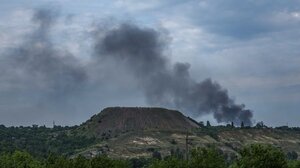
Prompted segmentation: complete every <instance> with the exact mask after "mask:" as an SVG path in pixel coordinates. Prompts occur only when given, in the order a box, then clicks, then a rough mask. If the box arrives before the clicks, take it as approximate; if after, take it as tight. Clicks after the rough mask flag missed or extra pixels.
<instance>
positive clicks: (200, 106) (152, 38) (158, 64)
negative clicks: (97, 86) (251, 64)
mask: <svg viewBox="0 0 300 168" xmlns="http://www.w3.org/2000/svg"><path fill="white" fill-rule="evenodd" d="M167 43H168V41H167V40H166V39H165V38H164V36H163V35H162V34H161V33H160V32H158V31H156V30H154V29H148V28H140V27H138V26H135V25H132V24H122V25H120V26H119V27H117V28H114V29H111V30H108V31H107V32H106V33H105V35H104V37H101V38H99V39H97V42H96V45H95V50H96V54H97V56H99V57H100V58H101V59H104V60H105V59H108V60H114V61H117V62H118V63H120V64H122V65H123V64H124V65H126V66H127V67H128V69H129V70H130V71H131V72H132V73H133V74H134V75H135V76H136V78H137V81H138V82H139V84H140V86H141V87H142V89H143V90H144V92H145V95H146V98H147V100H148V102H149V103H150V104H152V105H158V106H161V105H163V106H171V107H175V108H179V109H181V110H183V111H185V112H187V113H188V114H190V115H192V116H194V117H197V116H200V115H203V114H209V113H212V114H213V116H214V117H215V118H216V120H217V121H218V122H231V121H232V122H234V123H241V122H244V123H245V124H247V125H251V124H252V121H251V119H252V112H251V111H250V110H246V109H244V108H245V106H244V105H237V104H235V102H234V100H232V99H231V98H230V97H229V96H228V93H227V90H226V89H223V88H222V87H221V86H220V85H219V84H218V83H216V82H213V81H212V80H211V79H206V80H204V81H202V82H196V81H195V80H194V79H192V78H191V77H190V75H189V68H190V65H189V64H187V63H176V64H175V65H171V64H170V62H169V61H168V60H167V57H166V56H165V55H164V53H165V52H164V51H165V49H166V47H167Z"/></svg>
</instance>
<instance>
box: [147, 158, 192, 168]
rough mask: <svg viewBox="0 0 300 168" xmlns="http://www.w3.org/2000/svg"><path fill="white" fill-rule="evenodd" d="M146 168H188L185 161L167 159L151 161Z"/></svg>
mask: <svg viewBox="0 0 300 168" xmlns="http://www.w3.org/2000/svg"><path fill="white" fill-rule="evenodd" d="M148 168H188V164H187V162H186V161H185V160H182V159H178V158H175V157H168V158H166V159H165V160H158V159H153V161H152V162H151V163H150V165H149V166H148Z"/></svg>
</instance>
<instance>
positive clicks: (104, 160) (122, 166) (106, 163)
mask: <svg viewBox="0 0 300 168" xmlns="http://www.w3.org/2000/svg"><path fill="white" fill-rule="evenodd" d="M108 167H109V168H130V167H131V165H130V163H129V162H128V161H126V160H117V159H115V160H113V159H110V158H108V157H107V156H103V155H102V156H97V157H95V158H93V159H92V160H91V168H108Z"/></svg>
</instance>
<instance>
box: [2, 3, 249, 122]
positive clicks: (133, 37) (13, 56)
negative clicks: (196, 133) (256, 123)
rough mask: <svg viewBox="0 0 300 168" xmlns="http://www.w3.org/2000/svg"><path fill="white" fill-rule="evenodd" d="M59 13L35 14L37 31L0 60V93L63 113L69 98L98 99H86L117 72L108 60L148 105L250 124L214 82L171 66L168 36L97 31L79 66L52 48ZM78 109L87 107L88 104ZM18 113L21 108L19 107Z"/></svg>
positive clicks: (128, 29)
mask: <svg viewBox="0 0 300 168" xmlns="http://www.w3.org/2000/svg"><path fill="white" fill-rule="evenodd" d="M58 13H59V12H58V11H57V10H55V9H48V8H46V9H39V10H37V11H35V13H34V15H33V18H32V22H33V23H34V24H35V26H36V27H35V28H34V29H33V31H32V33H31V34H29V35H28V36H27V37H26V38H25V40H24V42H23V43H21V45H19V46H17V47H16V48H14V49H12V50H10V51H7V52H5V53H4V55H2V56H1V61H0V77H1V82H0V93H1V94H2V95H9V97H11V100H15V98H16V97H18V95H22V97H23V98H24V97H26V96H28V99H22V100H21V102H24V101H25V102H27V103H28V104H31V105H32V106H40V104H39V103H42V106H44V107H42V108H36V109H39V110H43V111H48V112H50V113H51V112H53V111H57V109H60V111H63V110H61V109H65V108H66V109H67V108H68V107H69V106H70V105H66V104H65V102H66V101H67V100H68V99H72V101H71V102H72V103H73V104H74V105H75V104H77V103H79V102H80V103H81V104H84V103H89V102H95V100H92V99H95V98H97V96H95V97H93V98H92V97H89V96H87V95H95V94H99V95H101V94H103V89H102V86H103V85H102V84H100V83H101V82H102V77H103V76H107V75H103V73H109V72H110V71H111V72H112V71H118V70H115V69H114V68H113V67H111V68H109V65H110V64H109V63H111V61H112V62H113V65H116V64H118V65H120V67H123V66H125V67H126V69H127V71H128V72H131V73H130V74H128V76H134V79H136V81H137V83H138V84H139V87H140V88H139V89H141V90H142V92H143V93H144V95H145V97H146V100H147V102H148V103H149V104H151V105H155V106H165V107H172V108H177V109H180V110H182V111H183V112H185V113H186V114H188V115H191V116H193V117H198V116H201V115H204V114H213V116H214V117H215V118H216V120H217V121H218V122H235V123H240V122H242V121H243V122H244V123H245V124H246V125H251V124H252V121H251V119H252V112H251V111H250V110H246V109H245V107H244V105H238V104H235V102H234V101H233V100H232V99H231V98H230V97H229V96H228V93H227V90H226V89H224V88H222V87H221V86H220V85H219V84H218V83H216V82H214V81H212V80H211V79H206V80H204V81H202V82H197V81H195V80H194V79H192V78H191V76H190V74H189V68H190V64H188V63H175V64H174V65H172V64H171V62H170V61H169V60H168V57H167V56H166V55H167V54H166V49H167V47H168V38H167V37H166V36H165V35H164V34H163V33H161V32H159V31H156V30H154V29H149V28H141V27H138V26H136V25H134V24H121V25H119V26H117V27H114V26H112V27H114V28H112V29H105V30H103V29H101V30H99V31H98V34H100V35H99V36H95V48H94V49H95V55H96V57H93V56H92V57H91V62H90V63H87V64H85V66H83V65H82V62H81V61H80V60H78V59H76V58H75V57H74V56H73V55H72V54H70V53H69V52H68V51H66V50H61V49H57V48H56V46H55V45H54V44H53V43H52V41H51V32H52V27H53V25H54V24H55V22H56V21H57V19H58V16H59V14H58ZM106 61H107V62H106ZM106 63H108V65H106ZM105 68H106V69H107V68H108V69H107V70H105ZM114 74H117V73H115V72H114ZM121 74H123V75H124V74H125V73H124V72H122V73H121ZM117 78H123V77H121V76H120V75H119V76H117ZM108 80H110V79H108ZM109 82H111V83H113V82H112V81H108V83H109ZM77 93H82V95H78V94H77ZM120 94H121V93H120ZM4 97H5V96H2V97H0V99H2V98H3V99H4ZM74 97H75V98H74ZM76 97H79V98H77V99H76ZM104 97H105V96H104ZM7 99H9V98H7V97H6V98H5V100H7ZM83 100H84V103H82V101H83ZM9 101H10V100H9ZM100 101H101V100H99V102H100ZM12 102H13V101H12ZM97 103H98V102H97ZM12 104H14V103H11V104H10V106H12ZM25 104H26V103H25ZM16 106H18V105H16ZM83 106H84V107H83V108H84V109H89V107H88V105H83ZM93 106H95V104H93ZM97 106H99V105H98V104H97ZM97 108H98V107H97ZM19 109H20V110H23V109H22V107H21V108H17V110H19ZM29 110H32V109H29ZM72 110H73V109H72Z"/></svg>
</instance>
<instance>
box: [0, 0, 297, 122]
mask: <svg viewBox="0 0 300 168" xmlns="http://www.w3.org/2000/svg"><path fill="white" fill-rule="evenodd" d="M0 3H1V5H0V66H1V68H0V70H1V72H0V124H5V125H32V124H39V125H44V124H46V125H51V123H52V121H53V120H54V121H55V122H56V123H57V124H61V125H74V124H80V123H82V122H84V121H85V120H87V119H88V118H89V117H90V116H91V115H93V114H96V113H98V112H99V111H101V109H102V108H104V107H108V106H148V105H149V104H148V103H147V101H146V100H145V96H144V94H143V92H142V91H141V89H139V86H138V84H137V83H136V82H133V81H135V80H134V77H133V76H132V75H128V73H127V71H124V70H123V69H122V67H119V65H114V64H113V63H111V64H101V66H97V65H96V64H98V63H94V64H93V63H92V64H91V60H93V59H92V58H93V56H94V55H95V53H94V52H95V51H94V48H95V46H94V44H95V43H94V41H95V38H94V37H95V36H101V33H99V30H102V29H103V30H106V29H107V27H114V26H115V25H117V24H118V23H124V22H126V23H128V22H129V23H132V24H134V25H137V26H139V27H146V28H150V29H153V30H156V31H159V32H163V34H164V35H165V36H166V37H165V38H166V39H168V40H167V41H168V42H167V45H166V46H167V47H166V49H165V50H164V52H165V53H166V54H165V55H167V59H168V60H169V61H170V62H171V63H176V62H184V63H188V64H189V65H190V75H191V77H192V78H193V79H194V80H195V81H202V80H204V79H206V78H211V79H212V80H213V81H217V82H218V83H219V84H220V85H221V86H222V87H223V88H225V89H227V90H228V94H229V96H230V97H231V98H232V99H233V100H235V102H237V103H239V104H242V103H243V104H245V105H246V107H247V109H251V110H252V111H253V119H254V122H255V121H256V122H257V121H264V123H266V124H267V125H272V126H278V125H286V124H289V125H291V126H300V110H299V108H300V41H299V39H300V1H299V0H243V1H241V0H186V1H181V0H178V1H175V0H153V1H139V0H116V1H111V0H107V1H106V0H88V1H82V0H59V1H49V0H26V1H24V0H1V2H0ZM40 9H43V10H44V11H45V10H46V11H47V10H49V11H50V14H46V16H45V15H44V14H43V13H40V15H37V11H39V10H40ZM40 17H42V19H44V20H45V19H46V20H47V22H46V23H47V24H45V25H43V24H44V23H40V22H39V21H40V20H39V19H41V18H40ZM48 24H49V25H48ZM39 26H40V27H39ZM43 26H45V27H47V28H44V27H43ZM48 27H50V28H48ZM44 30H45V31H46V32H43V31H44ZM41 34H42V35H41ZM44 35H45V37H44ZM35 38H38V39H39V40H41V41H38V42H42V43H43V44H41V45H46V46H47V47H48V49H47V50H46V51H47V53H50V56H51V54H52V53H53V52H57V51H59V54H58V55H59V56H61V57H63V58H64V59H63V60H64V62H63V63H61V62H59V61H58V60H56V59H54V60H50V61H53V62H54V64H62V65H65V63H67V64H68V66H66V67H64V69H63V70H62V72H61V69H56V66H55V65H52V64H51V65H48V64H47V65H43V63H42V62H34V63H36V64H39V65H36V66H38V68H37V67H35V68H37V69H35V68H31V67H29V68H28V67H26V72H24V71H23V70H22V68H20V69H19V67H20V66H23V65H24V66H27V64H26V63H24V60H23V62H22V58H23V57H21V58H20V59H21V61H20V60H18V61H20V62H22V63H18V64H14V63H11V62H9V61H11V59H8V58H9V57H16V55H18V53H19V54H20V53H22V54H24V51H25V53H26V52H28V53H29V54H28V53H27V55H26V54H25V56H24V58H25V57H26V56H28V57H31V52H32V51H33V48H34V47H38V46H31V45H30V44H31V43H34V42H37V41H36V40H35ZM44 38H45V39H44ZM44 42H45V44H44ZM49 48H50V49H49ZM36 52H37V51H34V54H36V55H39V54H40V53H36ZM42 52H44V50H43V51H42ZM32 57H33V56H32ZM55 57H56V56H55ZM59 60H60V59H59ZM75 60H76V61H77V62H76V63H73V62H75ZM78 60H79V61H78ZM14 61H15V59H14ZM55 61H58V62H57V63H56V62H55ZM48 62H49V60H48ZM87 65H88V66H89V69H88V71H89V72H88V73H87V74H85V73H82V72H81V71H80V70H77V69H78V67H85V66H87ZM14 66H15V67H14ZM112 66H113V67H112ZM48 67H50V69H51V68H52V69H51V70H50V71H51V72H48V71H49V69H47V68H48ZM74 67H76V68H74ZM91 67H92V68H91ZM74 69H76V71H73V70H74ZM79 69H80V68H79ZM83 69H84V68H83ZM95 69H97V71H96V70H95ZM112 69H113V70H112ZM120 69H121V70H120ZM37 70H41V71H39V72H38V74H36V71H37ZM85 70H86V69H85ZM96 72H101V73H96ZM25 73H26V75H24V74H25ZM64 73H66V74H67V77H65V76H60V74H64ZM95 73H96V75H95ZM8 74H9V75H8ZM28 74H29V75H28ZM70 74H71V75H70ZM91 74H93V75H91ZM43 75H45V76H43ZM69 76H71V78H68V77H69ZM74 76H75V77H74ZM95 76H97V78H96V77H95ZM21 78H26V79H21ZM62 78H63V79H62ZM86 78H89V80H88V81H87V83H88V84H85V79H86ZM53 80H55V81H53ZM70 80H72V81H73V80H74V81H76V85H75V86H74V85H73V84H72V85H70V84H69V83H68V82H69V81H70ZM66 81H67V82H66ZM77 81H79V82H77ZM45 83H46V84H45ZM49 83H50V84H49ZM57 83H58V84H57ZM78 83H79V84H78ZM95 85H96V86H95ZM49 88H51V89H49ZM65 88H68V89H70V88H71V89H72V93H69V91H68V89H65ZM53 90H55V91H53ZM57 90H59V91H57ZM73 90H80V91H78V92H75V93H74V92H73ZM57 94H58V95H59V96H57ZM61 95H64V96H61ZM65 95H66V96H65ZM45 97H47V98H45ZM49 97H51V99H50V98H49ZM197 118H198V119H199V120H206V119H210V120H211V121H212V122H213V123H215V122H214V121H213V117H212V116H209V115H208V116H207V115H204V116H199V117H197Z"/></svg>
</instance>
